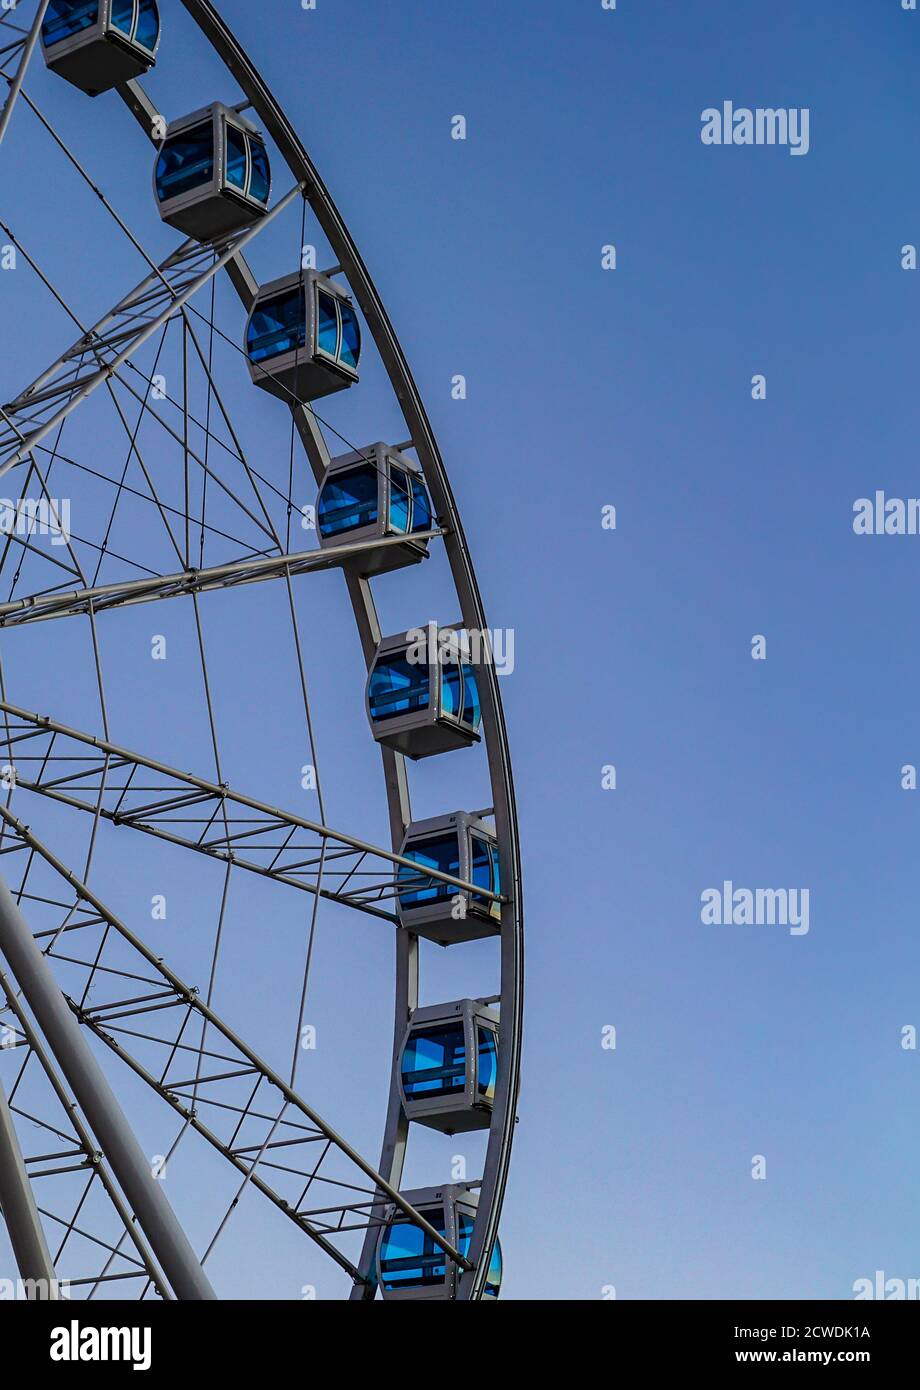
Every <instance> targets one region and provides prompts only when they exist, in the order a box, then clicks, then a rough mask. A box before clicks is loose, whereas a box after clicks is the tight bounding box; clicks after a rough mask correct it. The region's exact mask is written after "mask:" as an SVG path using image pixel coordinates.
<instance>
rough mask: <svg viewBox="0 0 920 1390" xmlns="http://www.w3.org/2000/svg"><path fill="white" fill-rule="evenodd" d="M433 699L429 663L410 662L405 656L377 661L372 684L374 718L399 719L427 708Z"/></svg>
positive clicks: (371, 695) (371, 701)
mask: <svg viewBox="0 0 920 1390" xmlns="http://www.w3.org/2000/svg"><path fill="white" fill-rule="evenodd" d="M429 698H430V686H429V672H428V663H427V662H416V663H413V662H410V661H407V660H406V658H405V657H404V656H402V655H400V656H394V657H384V658H383V659H382V660H381V661H378V662H377V665H376V666H375V667H374V670H373V674H372V675H371V679H370V686H369V687H368V700H369V703H370V710H371V718H372V719H373V720H374V721H375V722H377V721H378V720H381V719H395V718H397V716H399V715H401V714H411V713H413V712H414V711H415V710H420V709H427V708H428V701H429Z"/></svg>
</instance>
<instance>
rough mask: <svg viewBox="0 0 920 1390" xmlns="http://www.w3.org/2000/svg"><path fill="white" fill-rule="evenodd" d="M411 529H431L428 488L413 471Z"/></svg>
mask: <svg viewBox="0 0 920 1390" xmlns="http://www.w3.org/2000/svg"><path fill="white" fill-rule="evenodd" d="M412 529H413V531H430V530H431V503H430V502H429V501H428V489H427V488H426V487H425V484H424V483H423V482H422V480H421V478H420V477H418V475H417V474H415V473H413V475H412Z"/></svg>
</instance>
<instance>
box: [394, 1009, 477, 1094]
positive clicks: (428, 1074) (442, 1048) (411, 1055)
mask: <svg viewBox="0 0 920 1390" xmlns="http://www.w3.org/2000/svg"><path fill="white" fill-rule="evenodd" d="M402 1083H403V1089H404V1091H405V1093H406V1096H407V1097H408V1098H409V1099H410V1100H412V1099H417V1098H420V1097H422V1096H424V1097H427V1098H429V1099H430V1098H432V1097H434V1096H450V1095H455V1094H456V1093H457V1092H458V1091H461V1092H462V1091H463V1089H464V1087H465V1086H466V1037H465V1034H464V1028H463V1023H462V1022H458V1023H447V1024H444V1025H443V1026H441V1027H439V1028H429V1029H426V1030H425V1031H424V1032H422V1031H418V1032H414V1033H412V1034H411V1035H410V1037H409V1041H408V1043H407V1044H406V1048H405V1051H404V1052H403V1056H402Z"/></svg>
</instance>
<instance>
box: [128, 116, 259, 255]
mask: <svg viewBox="0 0 920 1390" xmlns="http://www.w3.org/2000/svg"><path fill="white" fill-rule="evenodd" d="M154 189H155V192H156V198H157V204H158V206H159V209H160V216H161V217H162V219H163V221H164V222H168V223H169V225H170V226H171V227H175V228H176V229H177V231H180V232H183V233H184V234H185V235H186V236H189V237H194V239H195V240H196V241H202V242H209V241H217V240H219V239H220V238H221V237H224V236H229V235H230V234H231V233H232V232H238V231H241V230H242V229H243V228H244V227H248V226H251V225H252V223H254V222H258V220H259V218H261V217H264V216H265V213H266V212H267V210H268V200H269V197H270V195H271V169H270V166H269V160H268V151H267V150H266V148H265V141H264V140H263V138H262V136H261V134H260V132H259V130H258V128H257V127H256V126H255V125H254V124H253V123H252V121H250V120H248V119H247V118H246V117H245V116H242V115H241V114H240V113H239V112H238V111H235V110H234V109H233V108H232V107H229V106H224V105H223V104H222V103H221V102H214V104H213V105H211V106H205V107H203V108H202V109H201V110H200V111H194V112H193V113H192V114H191V115H189V116H183V117H182V118H181V120H178V121H172V122H171V123H170V125H169V126H168V127H167V130H166V135H165V138H164V140H163V143H162V145H161V146H160V151H159V154H158V156H157V162H156V168H155V170H154Z"/></svg>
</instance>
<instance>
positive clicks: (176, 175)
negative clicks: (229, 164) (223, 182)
mask: <svg viewBox="0 0 920 1390" xmlns="http://www.w3.org/2000/svg"><path fill="white" fill-rule="evenodd" d="M213 177H214V127H213V125H212V124H211V122H210V121H205V122H204V123H203V124H202V125H197V126H195V127H194V128H193V129H192V130H187V131H184V132H183V133H182V134H181V135H173V136H172V137H171V138H170V139H168V140H167V141H166V143H165V144H164V145H163V148H162V149H161V151H160V157H159V159H158V160H157V175H156V182H157V197H158V198H159V200H160V202H161V203H163V202H165V201H166V200H167V199H168V198H178V197H179V196H180V194H182V193H189V192H191V190H192V189H193V188H201V187H202V186H204V185H206V184H209V183H210V182H211V180H212V178H213Z"/></svg>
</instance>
